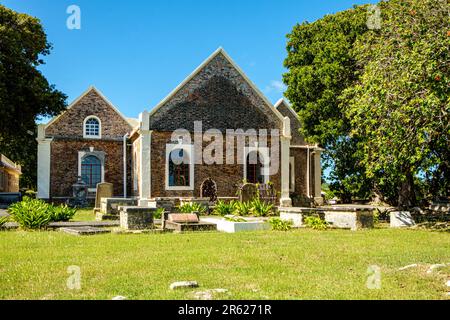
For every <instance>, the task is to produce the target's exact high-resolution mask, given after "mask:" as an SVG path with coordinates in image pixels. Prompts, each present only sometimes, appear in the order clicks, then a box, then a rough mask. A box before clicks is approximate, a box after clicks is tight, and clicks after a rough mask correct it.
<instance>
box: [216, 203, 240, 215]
mask: <svg viewBox="0 0 450 320" xmlns="http://www.w3.org/2000/svg"><path fill="white" fill-rule="evenodd" d="M234 209H235V202H234V201H231V202H229V203H226V202H225V201H223V200H219V201H218V202H217V203H216V205H215V207H214V211H213V213H214V214H216V215H219V216H222V217H223V216H226V215H232V214H233V212H234Z"/></svg>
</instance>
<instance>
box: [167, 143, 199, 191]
mask: <svg viewBox="0 0 450 320" xmlns="http://www.w3.org/2000/svg"><path fill="white" fill-rule="evenodd" d="M175 149H182V150H183V152H187V154H188V155H189V186H186V187H173V186H172V187H171V186H169V157H170V153H171V152H172V151H173V150H175ZM194 160H195V159H194V145H193V144H179V143H178V144H166V162H165V167H166V169H165V172H166V173H165V183H166V190H167V191H192V190H194V174H195V172H194V166H195V161H194Z"/></svg>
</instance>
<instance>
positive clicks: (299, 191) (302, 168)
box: [290, 148, 312, 207]
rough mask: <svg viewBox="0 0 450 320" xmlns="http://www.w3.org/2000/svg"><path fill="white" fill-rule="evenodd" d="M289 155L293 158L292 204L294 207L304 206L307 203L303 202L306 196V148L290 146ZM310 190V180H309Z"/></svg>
mask: <svg viewBox="0 0 450 320" xmlns="http://www.w3.org/2000/svg"><path fill="white" fill-rule="evenodd" d="M290 153H291V157H294V158H295V191H294V192H293V193H291V197H292V205H293V206H295V207H304V206H308V205H309V204H308V203H306V202H305V197H306V196H307V187H306V186H307V180H306V173H307V150H306V149H300V148H291V150H290ZM310 187H311V189H310V190H312V181H311V180H310Z"/></svg>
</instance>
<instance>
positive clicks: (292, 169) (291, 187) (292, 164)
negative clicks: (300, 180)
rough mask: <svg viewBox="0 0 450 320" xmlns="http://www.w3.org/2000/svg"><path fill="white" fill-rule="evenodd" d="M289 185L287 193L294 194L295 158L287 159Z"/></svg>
mask: <svg viewBox="0 0 450 320" xmlns="http://www.w3.org/2000/svg"><path fill="white" fill-rule="evenodd" d="M289 165H290V172H289V175H290V177H291V183H290V185H289V191H290V192H295V157H290V158H289Z"/></svg>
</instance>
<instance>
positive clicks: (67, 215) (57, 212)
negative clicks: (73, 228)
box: [48, 205, 77, 222]
mask: <svg viewBox="0 0 450 320" xmlns="http://www.w3.org/2000/svg"><path fill="white" fill-rule="evenodd" d="M48 211H49V212H50V215H51V220H52V221H53V222H61V221H63V222H65V221H69V220H71V219H72V218H73V217H74V216H75V214H76V213H77V209H74V208H70V207H68V206H67V205H62V206H53V205H48Z"/></svg>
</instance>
